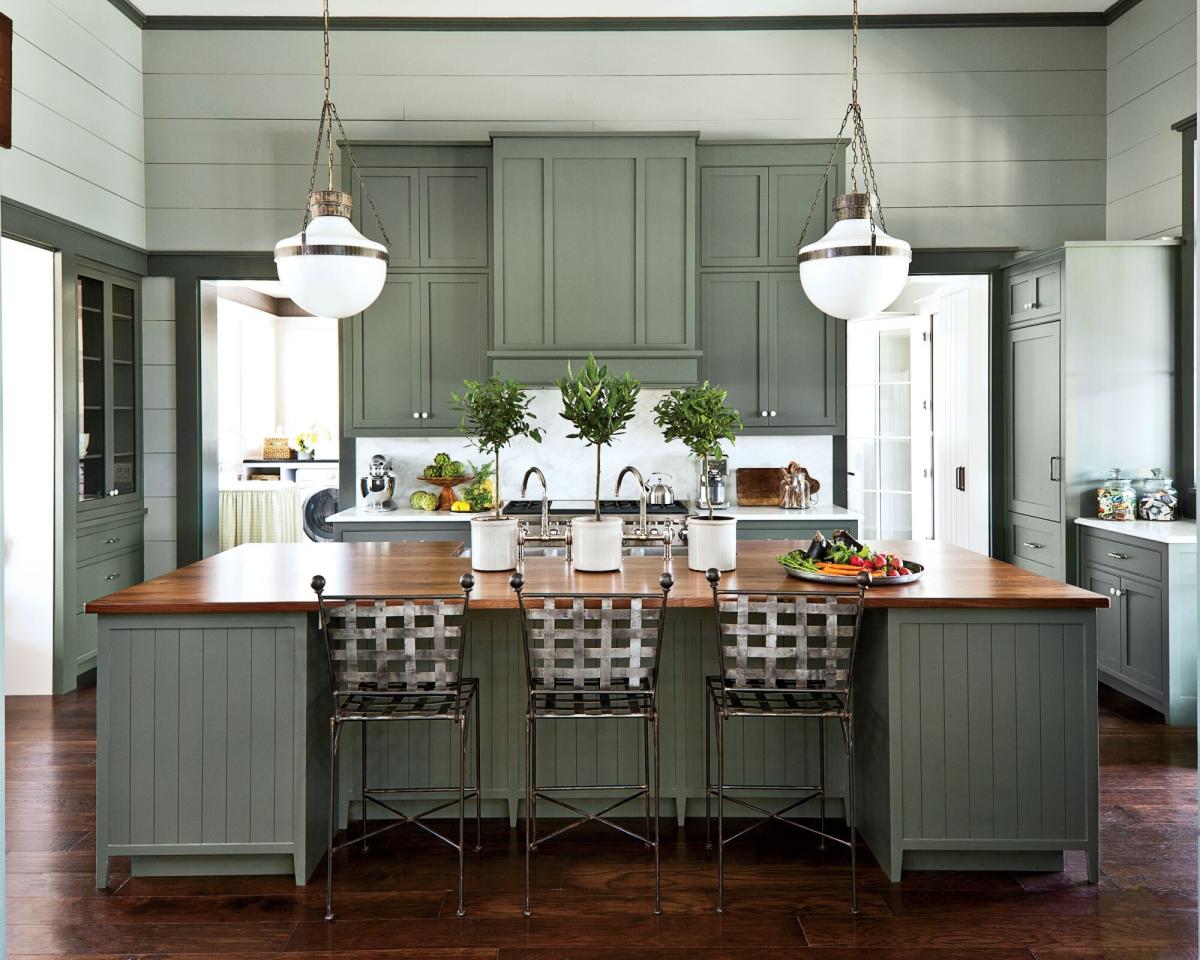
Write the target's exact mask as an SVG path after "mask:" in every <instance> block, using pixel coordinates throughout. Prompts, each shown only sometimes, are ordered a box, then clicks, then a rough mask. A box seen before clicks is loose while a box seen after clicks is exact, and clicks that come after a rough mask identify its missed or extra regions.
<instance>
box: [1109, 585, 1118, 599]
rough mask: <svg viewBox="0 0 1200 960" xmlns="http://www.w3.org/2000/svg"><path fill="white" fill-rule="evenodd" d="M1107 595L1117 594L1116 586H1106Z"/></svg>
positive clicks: (1113, 595)
mask: <svg viewBox="0 0 1200 960" xmlns="http://www.w3.org/2000/svg"><path fill="white" fill-rule="evenodd" d="M1108 595H1109V596H1110V597H1115V596H1116V595H1117V588H1116V587H1109V588H1108Z"/></svg>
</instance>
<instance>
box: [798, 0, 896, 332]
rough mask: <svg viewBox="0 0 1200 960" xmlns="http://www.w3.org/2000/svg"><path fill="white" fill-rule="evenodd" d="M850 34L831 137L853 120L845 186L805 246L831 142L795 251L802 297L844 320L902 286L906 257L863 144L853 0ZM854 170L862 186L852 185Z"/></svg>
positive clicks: (884, 302) (887, 300)
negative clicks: (890, 227) (844, 99)
mask: <svg viewBox="0 0 1200 960" xmlns="http://www.w3.org/2000/svg"><path fill="white" fill-rule="evenodd" d="M850 35H851V59H850V104H849V106H847V107H846V113H845V115H844V116H843V117H842V125H841V127H840V128H839V130H838V135H837V143H840V141H841V139H842V134H843V133H845V130H846V125H847V124H848V123H851V121H853V129H852V133H851V136H850V191H849V192H848V193H843V194H839V195H838V196H837V197H835V198H834V201H833V211H834V224H833V226H832V227H831V228H830V229H829V232H828V233H826V234H825V236H823V237H822V238H821V239H820V240H817V241H815V242H813V243H810V244H808V245H807V246H806V245H805V243H804V237H805V235H806V234H807V233H808V227H809V224H810V223H812V218H813V213H814V212H815V211H816V209H817V204H818V203H819V202H820V200H821V198H822V197H823V196H824V194H825V188H826V186H827V184H828V182H829V171H830V170H831V169H832V167H833V162H834V160H835V159H836V157H837V143H835V145H834V149H833V153H832V154H831V155H830V157H829V162H828V163H827V164H826V165H825V173H824V176H822V178H821V185H820V186H819V187H818V188H817V192H816V195H815V196H814V197H813V202H812V206H811V207H809V210H808V219H807V220H805V221H804V229H803V230H802V231H801V233H800V243H799V245H798V251H797V254H796V260H797V264H798V266H799V270H800V283H801V285H802V286H803V287H804V292H805V294H806V295H807V296H808V299H809V300H811V301H812V302H813V304H814V305H815V306H816V307H817V308H818V309H820V310H821V312H822V313H826V314H828V315H829V316H832V317H841V318H843V319H846V320H853V319H856V318H859V317H867V316H871V315H874V314H877V313H879V312H880V311H882V310H884V309H886V308H887V307H888V306H889V305H890V304H891V303H892V302H893V301H894V300H895V299H896V297H898V296H899V295H900V291H901V290H902V289H904V283H905V281H906V280H907V279H908V268H909V264H910V263H911V262H912V247H910V246H909V245H908V244H907V243H905V242H904V241H903V240H899V239H897V238H895V237H892V236H890V235H889V234H888V233H887V232H886V229H885V222H884V217H883V205H882V204H881V203H880V202H879V187H878V184H877V183H876V181H875V168H874V166H873V165H872V163H871V151H870V148H869V147H868V146H867V132H866V128H865V126H864V125H863V118H862V108H861V107H860V105H859V102H858V0H854V13H853V16H852V17H851V20H850ZM860 170H861V172H862V177H863V184H864V188H865V189H864V190H863V191H860V190H859V189H858V174H859V171H860Z"/></svg>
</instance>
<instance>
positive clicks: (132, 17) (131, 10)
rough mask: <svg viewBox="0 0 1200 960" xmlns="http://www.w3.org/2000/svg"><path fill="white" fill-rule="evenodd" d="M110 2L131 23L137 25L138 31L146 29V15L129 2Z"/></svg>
mask: <svg viewBox="0 0 1200 960" xmlns="http://www.w3.org/2000/svg"><path fill="white" fill-rule="evenodd" d="M108 2H109V3H111V4H112V5H113V6H114V7H116V8H117V10H119V11H120V12H121V13H122V14H123V15H124V16H125V17H127V18H128V19H129V22H130V23H133V24H135V25H136V26H137V27H138V29H140V30H145V29H146V15H145V14H144V13H142V11H141V10H139V9H138V8H137V7H135V6H134V5H133V4H132V3H130V2H129V0H108Z"/></svg>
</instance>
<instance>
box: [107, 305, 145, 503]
mask: <svg viewBox="0 0 1200 960" xmlns="http://www.w3.org/2000/svg"><path fill="white" fill-rule="evenodd" d="M109 297H110V303H111V307H110V316H111V332H110V338H111V343H112V490H113V493H114V495H115V496H116V497H127V496H136V495H137V494H138V493H139V492H140V489H141V483H140V477H141V468H142V463H141V455H140V453H141V449H142V438H141V433H142V430H141V426H142V417H141V406H142V403H141V393H142V385H141V380H142V358H141V349H140V338H139V336H138V330H139V328H140V317H139V316H138V290H137V287H135V286H134V285H133V284H132V283H122V282H120V281H113V282H112V283H111V284H110V285H109Z"/></svg>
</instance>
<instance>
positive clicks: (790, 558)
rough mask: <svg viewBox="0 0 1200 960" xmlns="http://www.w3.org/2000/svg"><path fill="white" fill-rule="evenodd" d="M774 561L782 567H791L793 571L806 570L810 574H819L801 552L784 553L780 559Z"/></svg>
mask: <svg viewBox="0 0 1200 960" xmlns="http://www.w3.org/2000/svg"><path fill="white" fill-rule="evenodd" d="M775 559H776V560H778V561H779V562H780V563H781V564H783V566H785V567H791V568H792V569H793V570H807V571H809V572H810V573H820V572H821V571H820V570H819V568H818V567H817V565H816V564H815V563H814V562H813V561H812V560H810V559H809V558H808V556H807V555H806V554H805V553H804V551H803V550H793V551H792V552H791V553H785V554H784V555H783V556H782V557H776V558H775Z"/></svg>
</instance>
